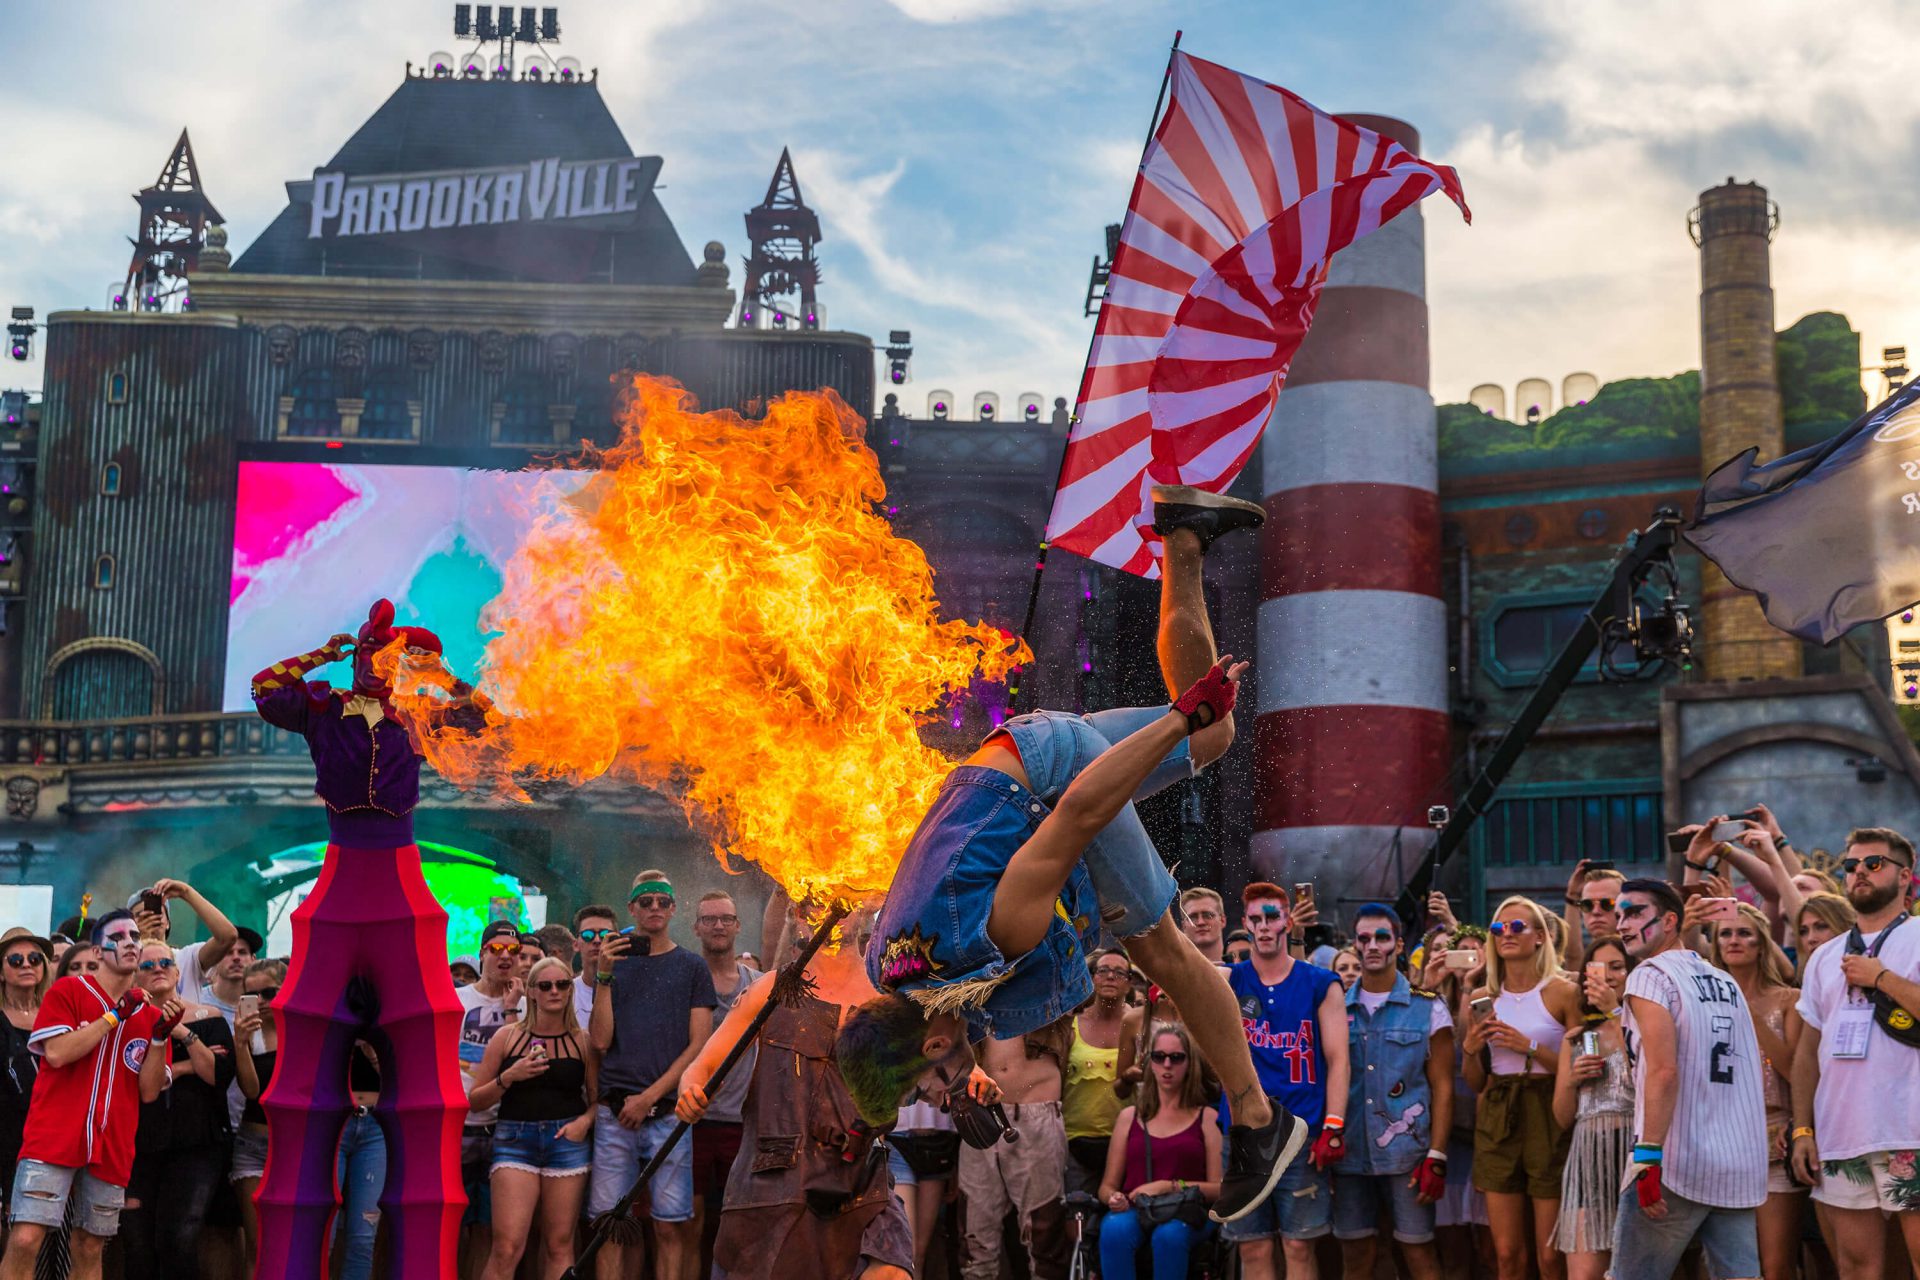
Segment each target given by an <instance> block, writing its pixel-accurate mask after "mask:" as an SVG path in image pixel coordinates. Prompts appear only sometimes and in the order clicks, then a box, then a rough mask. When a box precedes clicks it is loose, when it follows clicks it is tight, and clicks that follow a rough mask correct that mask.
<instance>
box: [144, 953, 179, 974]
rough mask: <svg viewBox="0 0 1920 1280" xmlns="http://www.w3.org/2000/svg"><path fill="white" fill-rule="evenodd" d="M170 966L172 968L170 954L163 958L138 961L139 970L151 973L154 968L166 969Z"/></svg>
mask: <svg viewBox="0 0 1920 1280" xmlns="http://www.w3.org/2000/svg"><path fill="white" fill-rule="evenodd" d="M171 968H173V957H172V956H168V957H167V958H166V959H165V960H142V961H141V962H140V972H142V973H152V972H153V971H154V970H155V969H160V970H166V969H171Z"/></svg>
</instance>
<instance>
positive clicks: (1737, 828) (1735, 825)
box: [1709, 818, 1753, 841]
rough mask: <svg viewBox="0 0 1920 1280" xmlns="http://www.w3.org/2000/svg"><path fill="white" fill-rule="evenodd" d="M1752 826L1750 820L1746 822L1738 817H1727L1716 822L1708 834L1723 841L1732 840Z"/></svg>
mask: <svg viewBox="0 0 1920 1280" xmlns="http://www.w3.org/2000/svg"><path fill="white" fill-rule="evenodd" d="M1752 828H1753V824H1752V823H1751V822H1746V821H1743V820H1742V819H1739V818H1728V819H1727V820H1726V821H1725V822H1722V823H1719V824H1717V825H1716V826H1715V827H1714V828H1713V830H1712V832H1710V833H1709V834H1711V835H1712V836H1713V838H1714V839H1715V840H1722V841H1725V840H1732V839H1733V838H1734V837H1736V836H1742V835H1745V834H1746V833H1747V832H1748V831H1750V830H1751V829H1752Z"/></svg>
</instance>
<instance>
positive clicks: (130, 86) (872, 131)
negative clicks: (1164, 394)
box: [0, 0, 1920, 408]
mask: <svg viewBox="0 0 1920 1280" xmlns="http://www.w3.org/2000/svg"><path fill="white" fill-rule="evenodd" d="M109 12H110V10H109V8H108V6H106V5H105V4H104V3H102V2H101V0H82V2H81V3H77V4H69V5H64V6H42V5H34V6H31V7H30V6H28V5H25V4H22V3H10V4H5V5H0V37H3V38H4V42H5V44H6V45H7V46H8V47H9V48H10V49H11V50H13V52H14V55H15V56H13V57H12V58H10V60H9V76H8V80H9V84H8V90H9V91H8V117H9V127H8V138H9V146H8V150H9V153H10V154H9V156H8V159H7V161H6V164H5V167H4V169H3V170H0V244H3V245H5V248H4V249H0V305H9V306H10V305H14V304H18V303H28V304H31V305H34V306H35V307H37V308H38V309H39V311H40V313H41V314H42V315H45V314H46V313H47V312H49V311H53V310H57V309H62V308H68V307H85V306H93V307H99V306H103V305H104V304H105V299H106V298H107V296H108V292H109V287H110V285H111V284H112V283H113V282H114V281H115V280H116V279H117V278H118V277H119V276H120V275H121V274H122V273H124V271H125V268H126V252H127V250H126V247H125V246H126V240H125V237H126V236H127V235H128V234H129V233H131V232H132V231H133V229H134V205H133V202H132V201H131V200H130V199H129V198H128V197H129V193H131V192H132V191H134V190H135V189H137V188H138V187H140V186H143V185H145V184H147V183H149V182H151V181H152V180H153V176H154V174H155V172H157V170H158V168H159V166H160V163H161V161H162V160H163V159H164V158H165V156H166V154H167V151H168V149H169V148H170V146H171V145H172V142H173V140H174V138H175V136H176V135H177V134H178V132H179V129H180V127H181V126H182V125H185V126H187V127H188V128H189V129H190V130H191V131H192V135H193V139H194V146H195V150H196V153H197V155H198V158H199V161H200V167H201V173H202V177H203V180H204V181H205V183H206V185H207V187H208V189H209V191H210V192H211V194H212V196H213V198H214V200H215V202H216V203H217V204H218V205H219V206H220V208H221V210H222V211H223V213H224V214H225V215H226V217H227V219H228V225H229V230H230V232H231V235H232V244H233V246H234V247H235V248H236V249H238V248H240V247H243V246H244V245H246V244H248V243H250V242H251V240H252V239H253V237H254V236H255V235H256V234H257V233H258V232H259V230H260V229H261V228H262V227H264V226H265V224H266V222H267V221H268V220H269V219H270V218H271V217H272V216H273V215H274V213H276V212H277V211H278V210H279V208H280V207H281V205H282V204H283V203H284V199H285V195H284V189H283V185H282V184H283V183H284V182H285V181H286V180H287V179H290V178H297V177H303V176H306V175H307V174H309V173H310V171H311V170H312V168H313V167H314V166H315V165H317V164H321V163H323V162H324V161H325V160H326V159H327V158H328V157H330V156H331V155H332V153H333V152H334V150H335V149H336V148H337V147H338V146H339V145H340V143H341V142H343V141H344V140H345V139H346V137H347V136H348V135H349V134H350V133H351V132H352V130H353V129H354V128H356V127H357V126H358V125H359V124H360V123H361V122H362V121H363V120H364V119H365V118H366V117H367V116H368V115H369V114H371V112H372V111H373V110H374V109H375V108H376V107H377V106H378V105H379V103H380V102H381V101H382V100H384V98H385V97H386V95H387V94H388V93H390V92H391V91H392V89H393V87H394V86H395V85H396V84H397V83H398V82H399V79H400V77H401V74H402V67H403V64H404V63H405V62H406V61H407V60H408V59H413V60H414V61H416V62H419V61H423V60H424V59H425V57H426V55H427V54H428V53H429V52H431V51H433V50H436V49H454V48H455V47H456V46H455V43H454V41H453V40H452V37H451V35H450V34H449V26H450V14H451V6H450V4H443V3H440V0H386V2H384V3H374V2H373V0H336V2H335V3H329V4H317V5H316V4H303V5H295V4H291V3H281V2H278V0H252V2H250V3H247V4H244V5H233V4H224V5H214V4H211V3H206V2H205V0H193V2H191V3H186V4H180V5H174V6H166V7H165V8H164V10H160V9H152V8H149V9H147V10H127V9H124V8H122V7H119V6H115V7H113V8H112V10H111V12H112V13H113V15H114V16H113V18H112V20H111V22H109V20H108V19H107V18H106V17H105V16H104V15H106V14H108V13H109ZM561 22H562V26H563V29H564V31H565V34H566V39H565V40H564V42H563V43H562V45H561V48H560V51H561V52H565V53H571V54H573V55H575V56H577V57H579V58H581V59H582V61H583V62H585V63H586V64H587V65H588V66H596V67H598V68H599V69H600V87H601V91H602V93H603V95H604V96H605V97H606V99H607V102H608V105H609V107H610V108H611V109H612V111H613V114H614V116H615V118H616V119H617V120H618V121H619V123H620V125H621V127H622V129H623V130H624V131H625V132H626V135H627V138H628V140H629V141H630V142H631V143H632V145H633V147H634V149H635V150H636V151H637V152H639V153H642V154H658V155H661V156H663V157H664V159H665V164H664V168H663V170H662V173H661V182H662V183H663V185H664V190H662V192H661V199H662V200H663V202H664V203H665V205H666V207H667V209H668V212H669V213H670V214H671V216H672V217H673V220H674V222H675V225H676V226H677V227H678V228H679V231H680V234H681V237H682V239H683V240H684V241H686V243H687V245H688V247H689V249H690V251H692V252H693V253H694V254H695V256H696V258H697V256H698V253H699V248H700V246H701V245H702V244H704V243H705V242H706V241H707V240H710V239H718V240H720V241H722V242H723V243H724V244H725V245H726V246H727V249H728V254H729V259H730V260H731V261H732V262H733V263H734V264H735V265H734V283H735V284H736V285H737V284H738V283H739V268H738V258H739V256H740V254H741V253H742V252H743V250H744V247H745V237H744V232H743V230H742V226H741V220H740V219H741V213H742V212H743V211H744V210H745V209H746V208H747V207H749V206H750V205H752V204H754V203H755V202H757V201H758V199H759V198H760V196H761V194H762V193H763V191H764V190H765V186H766V182H767V178H768V176H769V175H770V174H771V172H772V168H773V164H774V161H775V159H776V158H777V157H778V155H779V152H780V148H781V147H782V146H783V145H786V146H791V147H792V149H793V153H794V157H795V164H796V169H797V171H798V176H799V179H800V183H801V186H802V189H803V191H804V193H805V195H806V197H807V199H808V201H809V203H811V204H812V205H813V206H814V207H815V208H816V209H817V210H818V211H819V212H820V214H821V216H822V218H823V220H824V222H825V231H826V239H825V241H824V242H823V244H822V246H821V257H822V260H823V262H824V269H825V276H826V278H825V282H824V284H823V286H822V292H821V297H822V303H823V306H824V307H825V310H826V316H827V320H828V323H829V324H830V325H831V326H833V327H844V328H852V329H858V330H861V331H863V332H867V333H870V334H874V335H876V336H878V337H884V335H885V332H886V330H888V329H890V328H908V329H911V330H912V331H913V335H914V344H915V347H916V356H915V360H914V366H913V374H914V377H913V381H912V382H910V383H909V384H908V385H907V387H906V388H905V389H904V398H905V401H906V403H907V405H908V406H909V407H910V408H919V407H921V406H923V405H924V403H925V397H926V394H927V393H928V392H929V391H931V390H933V389H934V388H942V389H946V390H950V391H953V392H956V393H958V395H959V397H960V401H961V402H962V403H966V402H968V401H969V400H970V399H971V397H972V395H973V393H974V392H976V391H980V390H992V391H997V392H1000V393H1001V394H1002V395H1003V397H1005V398H1007V399H1009V400H1010V399H1011V398H1012V397H1013V396H1015V395H1017V394H1019V393H1021V392H1024V391H1029V390H1034V391H1039V392H1041V393H1042V394H1044V395H1047V396H1053V395H1067V396H1071V394H1072V392H1073V389H1074V387H1075V385H1076V383H1077V380H1078V376H1079V370H1080V362H1081V359H1082V357H1083V354H1084V350H1085V344H1086V340H1087V336H1088V333H1089V331H1090V327H1091V321H1088V320H1085V319H1083V318H1082V316H1081V299H1082V295H1083V293H1084V291H1085V287H1086V274H1087V267H1088V265H1089V262H1090V260H1091V259H1092V257H1093V255H1094V253H1095V251H1096V250H1097V249H1098V248H1099V247H1100V245H1101V234H1102V227H1103V226H1104V225H1105V224H1106V223H1108V222H1111V221H1118V220H1119V218H1120V215H1121V213H1122V212H1123V210H1124V206H1125V202H1126V198H1127V192H1128V189H1129V186H1130V181H1131V173H1132V169H1133V167H1134V165H1135V164H1136V163H1137V160H1138V156H1139V148H1140V144H1141V141H1142V139H1143V137H1144V134H1145V130H1146V126H1147V115H1148V112H1149V109H1150V108H1151V106H1152V103H1153V95H1154V91H1155V89H1156V88H1157V86H1158V83H1159V76H1160V71H1161V68H1162V66H1163V64H1164V62H1165V57H1166V49H1167V44H1168V42H1169V40H1170V39H1171V37H1172V34H1173V31H1174V29H1175V28H1176V27H1178V28H1184V29H1185V32H1186V36H1185V39H1184V41H1183V47H1184V48H1186V49H1188V50H1190V51H1191V52H1193V53H1195V54H1197V55H1199V56H1202V57H1207V58H1211V59H1214V60H1216V61H1220V62H1225V63H1227V64H1229V65H1231V66H1234V67H1236V68H1237V69H1239V70H1242V71H1244V72H1247V73H1249V74H1252V75H1257V76H1260V77H1262V78H1265V79H1269V80H1273V81H1275V82H1277V83H1280V84H1283V85H1285V86H1287V87H1288V88H1290V89H1293V90H1295V91H1296V92H1299V93H1301V94H1303V95H1305V96H1306V97H1307V98H1308V99H1309V100H1311V101H1313V102H1315V103H1316V104H1318V105H1320V106H1322V107H1325V108H1327V109H1329V110H1333V111H1368V112H1376V113H1381V114H1388V115H1397V116H1400V117H1402V118H1404V119H1407V120H1410V121H1412V122H1413V123H1414V124H1415V125H1416V126H1417V127H1418V128H1419V129H1420V130H1421V133H1422V135H1423V146H1422V151H1423V153H1424V154H1425V155H1426V156H1427V157H1428V158H1430V159H1434V160H1437V161H1441V162H1444V163H1450V164H1453V165H1455V166H1456V167H1458V168H1459V169H1460V171H1461V175H1462V179H1463V181H1464V183H1465V186H1466V192H1467V197H1468V200H1469V202H1470V203H1471V204H1472V206H1473V209H1474V215H1475V221H1474V225H1473V226H1472V227H1470V228H1469V227H1466V226H1463V225H1462V224H1461V223H1460V221H1459V219H1458V218H1457V217H1456V216H1455V215H1454V214H1453V213H1452V211H1451V210H1450V208H1448V207H1447V206H1446V205H1444V204H1443V203H1441V202H1437V201H1429V202H1428V204H1427V207H1426V216H1427V219H1428V296H1429V299H1430V301H1431V315H1432V329H1433V343H1432V345H1433V388H1434V393H1435V396H1436V398H1438V399H1440V400H1443V401H1444V400H1460V399H1464V398H1465V396H1466V392H1467V390H1468V388H1469V387H1471V386H1472V385H1473V384H1474V383H1477V382H1481V381H1493V382H1499V383H1502V384H1504V385H1505V386H1506V387H1508V388H1509V389H1511V387H1512V386H1513V384H1514V383H1515V382H1516V381H1518V380H1519V379H1520V378H1522V377H1525V376H1529V375H1540V376H1544V377H1547V378H1548V379H1550V380H1551V381H1553V382H1554V383H1555V384H1556V385H1557V384H1558V382H1559V380H1560V378H1561V377H1562V376H1563V375H1565V374H1567V373H1570V372H1573V371H1576V370H1590V371H1592V372H1594V373H1596V374H1598V375H1599V376H1600V377H1601V378H1602V379H1603V380H1604V379H1610V378H1614V377H1620V376H1630V375H1634V374H1665V373H1670V372H1674V371H1676V370H1679V369H1684V368H1689V367H1693V366H1695V365H1696V364H1697V363H1698V351H1699V341H1698V332H1697V298H1696V290H1697V288H1698V267H1697V261H1696V256H1695V251H1694V249H1693V246H1692V245H1691V244H1690V243H1689V241H1688V239H1687V234H1686V227H1685V217H1686V213H1687V211H1688V209H1689V208H1691V207H1692V205H1693V204H1694V202H1695V198H1696V195H1697V193H1698V192H1699V191H1700V190H1701V189H1702V188H1703V187H1706V186H1710V185H1713V184H1716V183H1718V182H1720V181H1722V180H1724V179H1725V178H1726V177H1727V176H1728V175H1729V174H1734V175H1737V176H1738V177H1739V178H1740V179H1742V180H1743V181H1744V180H1747V179H1750V178H1751V179H1757V180H1759V181H1761V182H1762V183H1764V184H1765V185H1767V186H1768V187H1769V188H1770V189H1771V191H1772V193H1773V196H1774V198H1775V199H1776V200H1778V201H1779V203H1780V205H1781V209H1782V225H1781V230H1780V234H1779V237H1778V239H1777V240H1776V242H1775V248H1774V260H1773V267H1774V279H1775V288H1776V291H1777V308H1778V318H1779V320H1780V322H1781V324H1782V325H1783V326H1784V324H1786V323H1787V322H1789V321H1791V320H1792V319H1794V318H1796V317H1797V316H1799V315H1801V314H1803V313H1804V312H1806V311H1810V310H1815V309H1822V308H1827V309H1834V310H1840V311H1843V312H1845V313H1846V314H1848V315H1849V316H1850V317H1851V318H1852V319H1853V321H1854V324H1855V327H1856V328H1859V329H1861V330H1862V331H1863V335H1864V346H1865V349H1866V352H1867V353H1868V355H1869V356H1870V357H1871V356H1873V355H1877V353H1878V351H1879V348H1880V346H1881V345H1883V344H1897V343H1904V342H1907V341H1909V340H1911V341H1913V342H1915V343H1920V307H1916V305H1915V304H1914V303H1913V302H1912V301H1911V297H1912V294H1913V290H1912V288H1911V286H1910V282H1911V281H1912V280H1914V279H1915V278H1916V274H1917V273H1920V236H1916V234H1915V231H1916V221H1917V218H1916V213H1915V211H1916V209H1920V202H1917V201H1916V199H1915V197H1916V195H1920V192H1917V191H1916V185H1917V184H1916V179H1915V176H1914V175H1915V166H1914V164H1913V160H1914V157H1915V152H1916V150H1920V97H1917V96H1916V95H1914V94H1913V93H1912V92H1911V90H1910V87H1909V86H1910V81H1911V77H1912V71H1911V65H1910V62H1907V61H1905V60H1903V56H1902V51H1903V50H1905V49H1907V48H1909V47H1910V41H1909V38H1908V36H1909V31H1908V23H1907V22H1906V21H1905V20H1904V18H1903V15H1902V14H1901V12H1900V9H1899V6H1898V5H1897V4H1896V3H1894V2H1893V0H1860V2H1859V3H1856V4H1853V5H1850V6H1848V9H1847V17H1846V20H1845V21H1844V22H1842V21H1836V20H1834V18H1833V16H1832V9H1831V7H1830V6H1825V5H1821V4H1817V3H1802V2H1798V0H1791V2H1790V0H1756V2H1755V3H1733V2H1731V0H1702V2H1695V3H1677V2H1676V3H1651V2H1645V0H1610V2H1609V3H1607V4H1604V5H1594V4H1591V3H1588V4H1575V3H1557V2H1555V0H1524V2H1523V0H1478V2H1476V3H1453V2H1447V0H1428V2H1427V3H1407V2H1388V0H1372V2H1366V3H1362V2H1361V0H1348V2H1347V3H1337V4H1336V3H1313V2H1303V0H1295V2H1292V3H1282V2H1280V0H1265V2H1254V0H1213V2H1206V3H1184V4H1173V3H1156V2H1149V0H1104V2H1095V0H812V2H811V3H800V2H793V3H788V2H785V0H674V2H673V3H670V4H653V3H646V4H641V3H629V2H627V0H573V3H570V4H563V5H562V6H561ZM156 49H165V50H166V53H165V56H164V57H160V58H155V57H152V56H151V55H152V53H153V51H154V50H156ZM22 55H24V56H22ZM38 376H39V374H38V366H37V360H36V362H35V363H34V364H32V365H30V366H27V367H24V368H22V367H20V366H8V367H5V368H0V385H19V384H23V383H24V384H26V385H34V384H36V383H37V381H38ZM1871 386H1872V384H1870V387H1871ZM1873 389H1877V388H1873Z"/></svg>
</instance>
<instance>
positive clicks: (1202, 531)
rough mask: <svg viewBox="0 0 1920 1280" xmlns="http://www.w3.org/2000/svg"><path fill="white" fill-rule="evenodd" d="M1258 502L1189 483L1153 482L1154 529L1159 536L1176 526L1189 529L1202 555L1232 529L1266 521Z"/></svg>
mask: <svg viewBox="0 0 1920 1280" xmlns="http://www.w3.org/2000/svg"><path fill="white" fill-rule="evenodd" d="M1266 519H1267V513H1266V510H1265V509H1264V508H1263V507H1261V506H1260V505H1259V504H1258V503H1253V502H1246V501H1243V500H1241V499H1239V498H1229V497H1227V496H1226V495H1225V494H1219V493H1210V492H1208V491H1207V490H1205V489H1196V488H1193V487H1192V486H1190V485H1172V484H1164V485H1159V484H1157V485H1155V486H1153V526H1152V527H1153V531H1154V532H1155V533H1157V534H1159V535H1160V536H1161V537H1162V538H1164V537H1166V536H1167V535H1168V534H1170V533H1172V532H1173V531H1174V530H1175V529H1191V530H1193V532H1194V533H1195V535H1197V536H1198V537H1199V539H1200V551H1201V553H1202V554H1203V555H1204V554H1205V553H1206V551H1207V548H1209V547H1211V546H1212V545H1213V543H1214V540H1215V539H1217V538H1220V537H1222V536H1224V535H1226V534H1229V533H1232V532H1233V531H1234V530H1235V529H1257V528H1259V527H1260V526H1261V525H1262V524H1265V523H1266Z"/></svg>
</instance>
